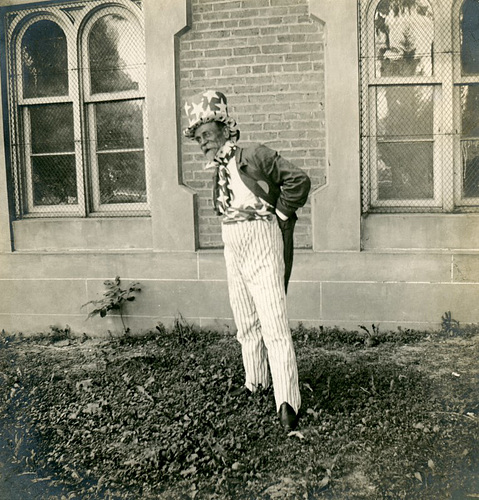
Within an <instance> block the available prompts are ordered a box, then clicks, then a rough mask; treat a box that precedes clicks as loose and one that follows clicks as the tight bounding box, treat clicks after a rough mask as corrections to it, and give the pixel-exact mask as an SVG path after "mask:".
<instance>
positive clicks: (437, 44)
mask: <svg viewBox="0 0 479 500" xmlns="http://www.w3.org/2000/svg"><path fill="white" fill-rule="evenodd" d="M367 4H368V2H365V1H361V2H360V9H359V10H360V54H361V57H360V79H361V153H362V181H363V185H362V202H363V211H364V212H367V211H381V212H388V211H417V212H421V211H452V210H455V209H458V208H460V207H467V206H474V205H479V142H478V141H479V118H478V117H479V92H478V91H479V86H477V81H479V80H478V77H479V50H477V49H479V44H478V42H477V41H476V40H479V2H477V0H466V1H465V2H464V3H463V4H462V6H460V8H459V9H458V8H454V5H453V2H452V1H451V2H449V5H447V4H448V2H445V4H446V5H445V9H443V10H442V11H441V12H440V13H439V12H434V10H433V6H432V4H431V3H429V2H428V1H427V0H380V1H379V2H372V3H370V4H369V7H368V5H367Z"/></svg>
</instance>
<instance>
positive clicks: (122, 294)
mask: <svg viewBox="0 0 479 500" xmlns="http://www.w3.org/2000/svg"><path fill="white" fill-rule="evenodd" d="M120 284H121V280H120V277H119V276H116V277H115V279H114V280H113V281H111V280H107V281H105V282H104V285H105V287H106V290H105V292H104V293H103V297H102V298H101V299H98V300H90V301H88V302H87V303H86V304H83V305H82V308H83V307H86V306H88V305H90V304H92V305H94V306H95V308H94V309H93V310H92V311H90V313H89V314H88V318H87V319H89V318H92V317H93V316H97V315H98V316H100V317H101V318H104V317H105V316H106V315H107V314H108V312H109V311H118V312H119V313H120V319H121V323H122V325H123V331H124V332H125V333H128V332H129V331H130V329H129V328H127V327H126V325H125V319H124V317H123V310H124V305H125V303H126V302H133V301H134V300H135V298H136V297H135V295H134V294H135V293H137V292H141V287H140V283H139V282H137V281H135V282H132V283H130V284H129V285H128V287H127V288H124V289H123V288H121V286H120Z"/></svg>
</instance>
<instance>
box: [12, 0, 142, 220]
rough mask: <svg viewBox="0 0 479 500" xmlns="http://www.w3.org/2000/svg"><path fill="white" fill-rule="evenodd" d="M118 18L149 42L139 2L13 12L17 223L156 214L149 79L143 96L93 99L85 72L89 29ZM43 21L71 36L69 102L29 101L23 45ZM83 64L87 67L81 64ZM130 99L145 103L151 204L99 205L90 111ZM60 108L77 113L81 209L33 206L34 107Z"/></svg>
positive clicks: (65, 5)
mask: <svg viewBox="0 0 479 500" xmlns="http://www.w3.org/2000/svg"><path fill="white" fill-rule="evenodd" d="M115 12H116V13H118V14H120V15H122V16H123V17H126V18H128V19H129V20H130V21H131V22H134V23H135V25H136V26H137V28H138V29H140V30H141V35H142V39H143V40H144V28H143V16H142V12H141V8H140V4H139V2H131V1H127V0H115V2H114V3H110V2H105V1H101V0H96V1H93V2H91V1H84V2H77V1H75V2H59V3H55V4H48V5H42V6H37V7H28V6H19V8H18V10H13V11H12V12H9V13H8V14H7V23H8V26H7V33H6V37H7V55H8V57H7V74H8V75H9V78H8V100H9V121H10V138H11V145H12V154H11V159H12V178H13V183H14V191H15V205H16V206H15V211H16V215H17V218H39V217H86V216H90V217H95V216H104V215H107V216H118V217H128V216H130V215H135V216H138V215H149V213H150V212H149V210H150V207H149V200H150V193H149V188H148V186H149V182H148V179H149V165H148V152H147V147H148V146H147V144H148V141H147V138H148V132H147V128H146V127H147V117H146V107H147V106H146V88H145V81H144V80H145V79H142V81H141V83H140V88H139V90H138V91H137V92H122V93H117V94H103V95H102V94H99V95H96V96H91V95H90V92H89V75H88V72H87V70H85V68H88V64H86V65H85V60H87V58H88V57H87V55H88V54H87V52H86V51H85V49H86V43H87V37H88V32H89V29H90V28H91V26H93V23H94V22H95V20H97V19H98V18H100V17H102V16H104V15H107V14H110V13H115ZM41 20H49V21H52V22H54V23H56V24H57V25H58V26H59V27H60V28H61V29H62V30H63V32H64V34H65V37H66V42H67V60H68V94H67V95H64V96H52V97H39V98H24V97H23V71H22V58H21V44H22V40H23V36H24V35H25V32H26V31H27V29H28V28H29V27H30V26H32V25H33V24H34V23H36V22H38V21H41ZM80 61H81V62H82V64H79V63H80ZM14 74H16V75H17V77H16V78H14V77H13V76H12V75H14ZM106 97H108V98H106ZM125 98H135V99H141V100H142V101H143V139H144V148H143V151H144V157H145V176H146V177H145V178H146V186H147V188H146V189H147V193H146V197H147V202H146V203H121V204H111V205H100V204H99V203H95V199H97V200H98V198H99V197H98V195H95V192H96V193H98V183H97V181H98V172H97V169H96V166H95V165H94V163H95V164H96V161H95V162H94V163H93V162H92V158H93V156H94V155H93V153H92V150H93V148H88V147H87V144H88V143H89V141H91V139H92V133H93V132H94V130H95V128H94V127H93V128H92V124H93V123H92V121H91V115H92V114H93V113H91V111H90V110H91V108H93V105H94V103H95V102H110V101H114V100H119V99H125ZM60 103H70V104H72V107H73V132H74V144H75V146H74V152H72V153H71V154H72V155H73V154H74V155H75V166H76V182H77V200H78V201H77V204H75V205H45V206H42V205H35V204H34V200H33V180H32V165H31V155H32V151H31V147H30V142H31V141H30V139H31V130H30V120H29V106H33V105H39V104H60ZM66 154H70V153H66ZM95 169H96V170H95ZM95 172H96V173H95ZM95 176H96V177H95ZM95 179H96V181H95ZM95 182H96V184H95Z"/></svg>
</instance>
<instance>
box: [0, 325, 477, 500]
mask: <svg viewBox="0 0 479 500" xmlns="http://www.w3.org/2000/svg"><path fill="white" fill-rule="evenodd" d="M293 333H294V340H295V345H296V350H297V357H298V366H299V371H300V380H301V391H302V398H303V404H302V412H301V420H300V426H299V428H298V430H297V431H296V432H293V433H291V435H285V434H284V433H283V432H282V430H281V429H280V426H279V424H278V422H277V417H276V415H275V408H274V400H273V395H272V392H271V390H270V389H269V390H263V391H260V392H259V393H257V394H255V395H254V396H250V397H248V396H246V395H243V396H240V397H237V398H233V397H231V395H230V392H231V388H232V387H236V386H238V385H241V383H242V374H243V370H242V366H241V358H240V351H239V346H238V344H237V342H236V341H235V339H234V338H233V337H232V336H231V335H230V334H226V333H225V334H223V333H219V332H206V331H200V330H196V329H195V328H193V327H187V326H185V325H183V326H182V329H181V331H178V330H176V331H166V330H164V329H163V330H159V331H157V332H155V333H152V334H151V335H147V336H144V337H142V338H132V337H125V338H122V339H111V340H109V341H92V340H85V339H81V340H80V339H72V338H61V337H60V338H58V337H57V338H55V339H51V338H48V337H46V338H45V337H43V338H37V339H30V340H24V339H18V338H8V337H5V336H4V337H2V338H1V340H0V381H1V384H0V417H1V425H0V497H2V494H3V495H4V496H5V492H6V493H9V492H10V493H11V492H12V491H15V492H16V493H15V494H17V495H18V496H17V497H15V496H6V498H9V499H13V500H14V499H15V498H32V497H33V498H45V499H47V498H62V496H63V497H65V498H82V499H89V498H91V499H94V498H123V499H127V498H145V499H147V498H165V499H166V498H168V499H170V498H196V499H201V498H218V499H220V498H221V499H228V498H230V499H237V498H238V499H242V498H244V499H269V498H311V499H315V498H407V499H411V498H418V499H419V498H420V499H426V498H431V499H432V498H441V499H447V498H458V499H459V498H477V497H478V495H479V444H478V442H477V436H478V435H479V401H478V396H477V395H478V394H479V356H478V354H479V336H478V335H477V334H476V333H475V332H471V331H468V332H466V333H464V332H459V331H457V332H454V334H453V335H452V334H451V333H450V332H448V333H447V334H445V333H443V332H442V333H441V332H439V333H436V334H432V333H426V332H413V331H399V332H393V333H384V334H380V333H379V332H377V331H375V332H374V333H375V335H374V338H372V337H371V336H368V335H365V334H364V333H362V332H346V331H343V330H334V329H330V330H323V329H305V328H302V327H301V326H300V327H299V328H298V329H296V330H295V331H294V332H293ZM2 488H3V490H2ZM2 492H3V493H2ZM10 493H9V494H10ZM22 495H23V496H22ZM32 495H33V496H32Z"/></svg>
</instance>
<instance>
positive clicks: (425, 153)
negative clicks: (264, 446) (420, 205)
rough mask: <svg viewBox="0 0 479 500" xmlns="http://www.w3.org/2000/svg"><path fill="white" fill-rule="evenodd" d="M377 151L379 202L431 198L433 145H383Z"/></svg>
mask: <svg viewBox="0 0 479 500" xmlns="http://www.w3.org/2000/svg"><path fill="white" fill-rule="evenodd" d="M377 152H378V162H377V169H378V170H377V176H378V199H379V200H422V199H431V198H433V196H434V186H433V143H432V142H416V143H414V142H393V143H391V142H389V143H388V142H383V143H379V144H378V150H377Z"/></svg>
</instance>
